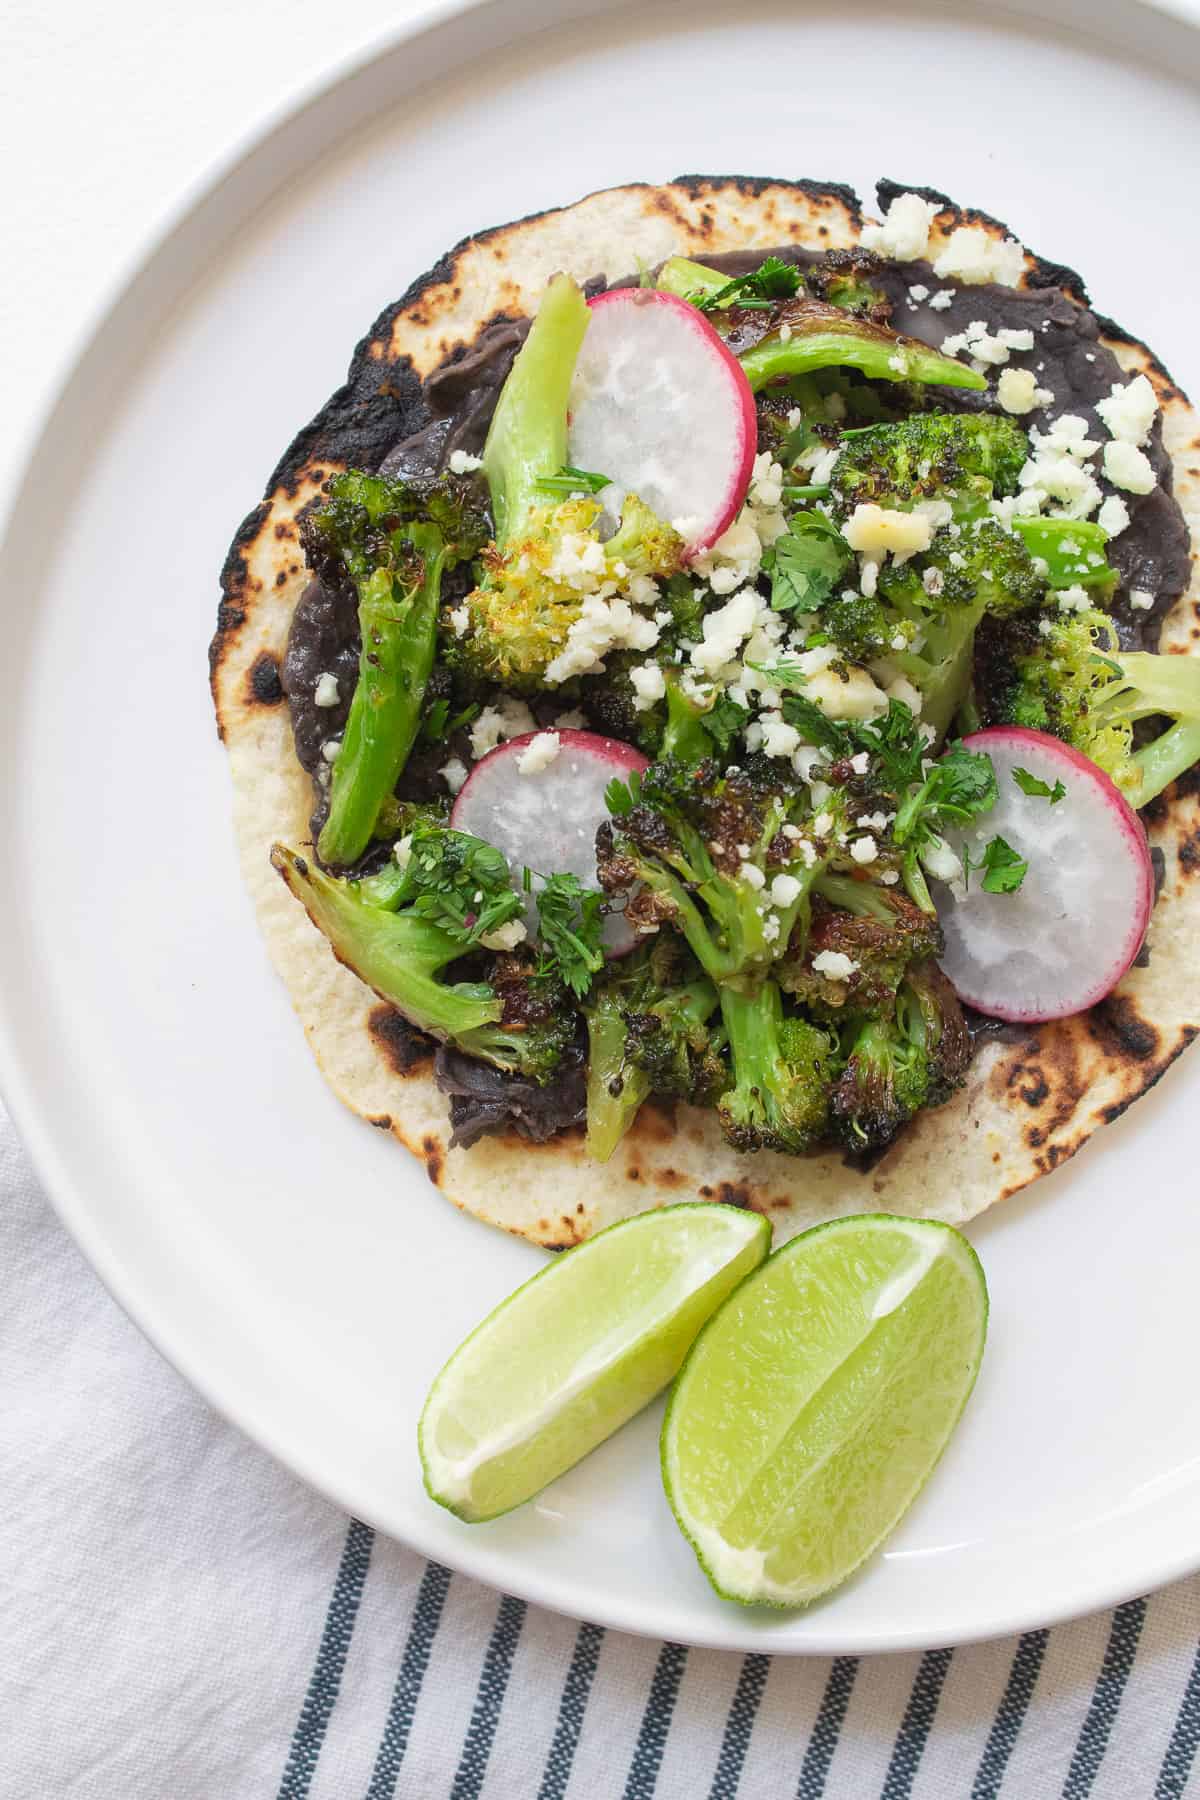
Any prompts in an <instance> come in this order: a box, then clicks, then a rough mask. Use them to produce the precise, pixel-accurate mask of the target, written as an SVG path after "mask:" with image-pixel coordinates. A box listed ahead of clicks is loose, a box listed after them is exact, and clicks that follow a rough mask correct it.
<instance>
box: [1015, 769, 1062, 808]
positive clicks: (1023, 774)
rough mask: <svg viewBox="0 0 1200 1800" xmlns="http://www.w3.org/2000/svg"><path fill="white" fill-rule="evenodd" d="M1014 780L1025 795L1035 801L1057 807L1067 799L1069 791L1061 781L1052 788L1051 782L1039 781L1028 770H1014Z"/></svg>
mask: <svg viewBox="0 0 1200 1800" xmlns="http://www.w3.org/2000/svg"><path fill="white" fill-rule="evenodd" d="M1012 778H1013V780H1014V781H1015V782H1016V784H1017V786H1018V787H1019V788H1020V790H1021V792H1022V793H1023V794H1028V795H1029V796H1030V797H1031V798H1032V799H1035V800H1048V801H1049V802H1050V804H1051V806H1057V805H1058V803H1059V801H1060V800H1065V799H1066V797H1067V790H1066V788H1065V787H1064V786H1063V784H1062V782H1061V781H1056V782H1055V784H1054V786H1053V787H1051V786H1050V784H1049V782H1046V781H1039V780H1038V778H1037V776H1036V775H1031V774H1030V773H1029V770H1028V769H1014V770H1013V772H1012Z"/></svg>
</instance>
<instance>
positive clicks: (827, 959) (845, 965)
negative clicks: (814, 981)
mask: <svg viewBox="0 0 1200 1800" xmlns="http://www.w3.org/2000/svg"><path fill="white" fill-rule="evenodd" d="M812 966H813V968H814V970H815V971H816V973H817V974H818V975H827V976H828V977H829V979H830V981H848V980H849V978H850V976H851V975H854V974H856V973H857V971H858V968H859V965H858V963H856V962H855V961H854V958H853V957H851V956H844V955H843V954H842V952H841V951H840V950H820V951H818V952H817V954H816V956H814V957H813V959H812Z"/></svg>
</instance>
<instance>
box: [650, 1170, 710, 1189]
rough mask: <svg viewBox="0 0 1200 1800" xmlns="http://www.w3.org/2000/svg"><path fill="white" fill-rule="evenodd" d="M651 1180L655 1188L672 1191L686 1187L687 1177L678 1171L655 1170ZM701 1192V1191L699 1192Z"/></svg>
mask: <svg viewBox="0 0 1200 1800" xmlns="http://www.w3.org/2000/svg"><path fill="white" fill-rule="evenodd" d="M652 1179H653V1181H654V1184H655V1186H656V1187H660V1188H667V1189H674V1188H681V1187H686V1186H687V1179H688V1178H687V1176H686V1175H683V1174H681V1173H680V1171H679V1170H678V1169H670V1168H668V1169H655V1170H654V1171H653V1173H652ZM701 1191H702V1192H703V1190H701Z"/></svg>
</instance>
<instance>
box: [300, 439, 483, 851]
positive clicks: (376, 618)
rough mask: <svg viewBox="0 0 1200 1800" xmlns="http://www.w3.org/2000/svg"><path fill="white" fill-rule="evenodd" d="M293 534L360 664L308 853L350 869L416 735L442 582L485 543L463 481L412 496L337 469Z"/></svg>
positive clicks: (472, 494) (377, 479)
mask: <svg viewBox="0 0 1200 1800" xmlns="http://www.w3.org/2000/svg"><path fill="white" fill-rule="evenodd" d="M326 491H327V494H328V498H327V499H326V500H325V501H324V503H323V504H322V505H321V506H320V507H317V508H315V509H314V510H313V511H312V512H311V513H309V514H307V515H306V517H305V518H304V519H303V521H302V523H301V527H300V535H301V542H302V544H303V546H304V553H305V556H306V558H307V561H308V563H309V566H310V567H311V568H312V570H313V571H314V573H315V574H317V575H319V576H320V578H321V579H322V581H324V582H325V584H326V585H327V586H328V587H331V588H332V589H334V591H343V592H345V593H346V594H347V595H348V596H352V597H353V600H354V602H355V604H356V606H357V608H358V622H359V631H360V634H361V638H362V654H361V657H360V660H359V670H358V681H357V684H356V686H355V689H354V696H353V699H352V700H351V702H350V712H349V716H348V717H347V720H346V728H345V731H344V732H343V734H342V742H341V749H340V751H339V754H338V758H337V761H336V762H335V763H334V765H333V775H332V779H331V787H330V798H329V816H328V818H327V819H326V821H325V825H324V827H323V829H322V831H321V838H320V843H319V846H318V849H319V854H320V856H321V858H322V860H323V861H324V862H326V863H332V864H340V865H342V866H345V865H347V864H349V863H353V862H356V861H357V860H358V858H359V857H360V856H361V855H362V853H363V851H364V850H365V849H366V848H367V845H368V844H369V843H370V841H371V839H372V837H373V836H374V835H375V832H376V826H377V823H378V819H379V814H380V811H381V809H382V808H383V807H384V806H385V804H386V802H387V800H388V798H389V796H390V795H391V792H392V789H393V788H394V787H395V785H396V782H397V780H398V779H399V776H400V773H401V771H402V770H403V768H404V765H405V763H406V762H407V761H408V756H409V752H410V750H411V749H412V746H413V743H414V741H415V739H416V736H417V732H418V730H419V729H420V726H421V709H422V703H423V700H424V696H425V688H426V685H427V683H428V681H429V676H430V671H431V670H432V668H433V661H434V654H435V650H436V646H437V619H438V608H439V605H440V603H441V585H442V576H443V574H444V572H445V571H446V570H447V569H451V568H453V567H454V566H455V564H456V563H459V562H463V561H466V560H469V559H470V558H471V557H473V556H475V555H476V554H477V553H478V551H479V550H480V549H481V547H482V546H483V544H484V543H485V542H486V539H487V520H486V517H485V514H484V511H483V508H482V506H481V504H480V502H479V500H478V497H477V494H476V491H475V489H474V487H473V486H472V484H471V483H469V482H464V481H460V480H455V479H454V478H453V477H450V478H447V479H445V480H443V481H440V482H437V483H435V484H434V485H433V486H431V487H426V488H421V489H418V488H415V487H410V486H408V485H406V484H405V483H404V482H400V481H389V480H386V479H384V478H383V477H381V476H377V475H364V474H363V473H362V472H361V471H360V470H356V469H349V470H346V471H345V472H344V473H342V474H340V475H335V476H334V477H333V478H332V480H331V481H330V482H329V483H328V484H327V490H326Z"/></svg>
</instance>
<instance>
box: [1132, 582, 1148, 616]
mask: <svg viewBox="0 0 1200 1800" xmlns="http://www.w3.org/2000/svg"><path fill="white" fill-rule="evenodd" d="M1129 604H1130V606H1132V608H1133V610H1134V611H1135V612H1149V611H1150V608H1151V607H1152V606H1153V605H1154V595H1153V593H1152V592H1151V590H1150V589H1149V588H1130V590H1129Z"/></svg>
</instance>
